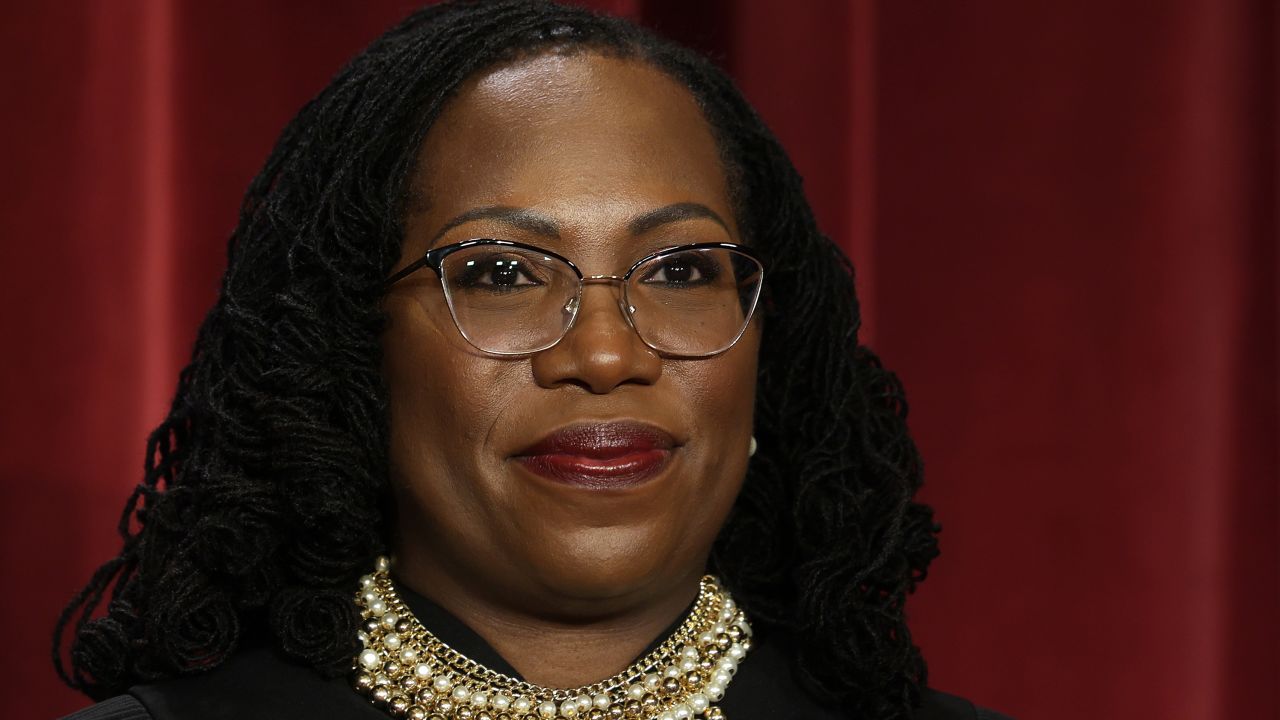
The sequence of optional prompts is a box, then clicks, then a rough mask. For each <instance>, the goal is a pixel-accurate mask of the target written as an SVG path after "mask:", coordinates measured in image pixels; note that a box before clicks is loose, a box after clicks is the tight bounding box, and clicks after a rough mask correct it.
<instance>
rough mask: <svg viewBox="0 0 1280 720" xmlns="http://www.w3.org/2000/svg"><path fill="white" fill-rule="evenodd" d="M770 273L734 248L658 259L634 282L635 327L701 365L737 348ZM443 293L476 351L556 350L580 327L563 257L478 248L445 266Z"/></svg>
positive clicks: (574, 280) (641, 268) (630, 286)
mask: <svg viewBox="0 0 1280 720" xmlns="http://www.w3.org/2000/svg"><path fill="white" fill-rule="evenodd" d="M761 275H762V268H761V267H760V263H759V262H757V261H756V260H755V259H754V258H752V257H750V256H749V255H746V254H744V253H741V252H737V251H735V250H731V249H727V248H699V249H687V250H676V251H673V252H670V253H664V254H662V255H658V256H656V257H654V258H650V259H649V260H647V261H645V262H644V263H642V264H641V265H638V266H636V268H635V269H634V270H632V272H631V274H630V275H629V276H628V279H627V287H626V291H625V292H626V303H625V304H626V305H627V306H628V312H629V315H630V320H631V323H632V324H633V325H634V326H635V329H636V331H637V332H638V333H639V334H640V337H641V338H642V339H643V340H644V342H645V343H646V344H648V345H649V346H650V347H652V348H653V349H655V350H657V351H659V352H662V353H668V354H672V355H683V356H697V355H711V354H715V353H718V352H721V351H723V350H725V349H727V348H728V347H729V346H731V345H733V343H734V342H736V341H737V339H738V337H739V336H741V335H742V332H743V330H744V329H745V328H746V325H747V322H748V321H749V320H750V317H751V312H752V310H753V309H754V307H755V303H756V299H757V298H758V296H759V294H760V280H761ZM441 277H442V278H443V279H444V286H445V294H446V297H447V298H448V301H449V309H450V311H451V312H452V313H453V317H454V320H455V322H457V324H458V329H459V330H460V331H461V332H462V334H463V336H464V337H466V338H467V340H468V341H469V342H471V343H472V344H473V345H475V346H476V347H477V348H479V349H481V350H484V351H486V352H492V353H499V354H523V353H530V352H537V351H539V350H543V349H546V348H548V347H551V346H552V345H554V344H555V343H556V342H558V341H559V340H560V338H562V337H563V336H564V334H565V333H566V332H567V330H568V328H569V327H570V325H571V324H572V323H573V320H574V317H575V315H576V313H577V309H578V300H579V293H580V292H581V286H580V285H579V281H578V275H577V273H576V272H574V270H573V268H572V267H570V266H569V265H568V264H567V263H565V262H563V261H562V260H559V259H558V258H554V257H550V256H547V255H545V254H542V253H539V252H537V251H533V250H527V249H524V248H513V247H509V246H498V245H477V246H474V247H469V248H463V249H461V250H458V251H457V252H454V253H452V254H450V255H449V256H448V257H446V258H445V260H444V262H443V264H442V266H441Z"/></svg>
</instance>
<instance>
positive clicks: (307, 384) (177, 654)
mask: <svg viewBox="0 0 1280 720" xmlns="http://www.w3.org/2000/svg"><path fill="white" fill-rule="evenodd" d="M584 51H589V52H602V53H607V54H612V55H615V56H619V57H624V58H633V59H637V60H639V61H642V62H646V63H648V64H650V65H652V66H653V67H655V68H658V69H659V70H661V71H663V72H665V73H667V74H668V75H669V76H671V77H673V78H674V79H676V80H677V81H679V82H680V83H682V84H683V85H684V86H685V87H687V88H688V90H689V91H690V92H691V94H692V95H693V96H694V98H695V99H696V100H697V102H698V104H699V105H700V107H701V108H702V110H703V112H704V114H705V116H706V118H707V120H708V122H709V124H710V125H711V127H712V129H713V131H714V133H715V136H716V138H717V141H718V142H719V144H720V148H721V154H722V157H723V159H724V163H725V169H726V173H727V175H728V178H729V182H730V185H731V190H732V193H733V201H734V206H735V210H736V212H737V213H738V215H739V218H738V220H739V226H740V228H742V231H743V235H744V238H745V239H746V241H747V242H748V243H750V244H751V245H753V246H754V247H755V248H756V249H757V250H759V251H760V252H761V254H762V255H763V256H764V258H765V259H766V262H767V268H768V269H767V271H766V277H767V280H766V283H767V296H766V298H765V300H764V301H763V302H764V305H763V310H762V312H763V313H764V323H763V336H762V345H761V351H760V352H761V354H760V363H759V379H758V389H757V405H756V417H755V434H756V436H757V438H758V439H759V447H760V450H759V452H758V453H757V454H756V456H755V457H754V458H753V460H752V462H751V464H750V468H749V470H748V473H747V477H746V480H745V483H744V485H743V489H742V492H741V494H740V496H739V498H738V500H737V503H736V504H735V506H734V508H733V510H732V511H731V513H730V516H729V519H728V520H727V522H726V525H725V527H724V529H723V530H722V532H721V534H720V536H719V537H718V538H717V541H716V544H715V547H714V549H713V552H712V556H711V568H710V570H711V571H713V572H715V573H717V574H719V575H720V576H721V578H722V579H723V580H724V582H725V584H726V585H727V586H728V587H729V588H730V589H731V590H732V592H733V593H734V595H735V597H737V598H738V599H739V601H740V602H741V604H742V605H743V606H744V607H745V608H746V609H747V610H748V612H749V614H750V616H751V617H752V619H753V623H754V624H755V626H756V627H757V628H758V629H759V632H760V633H762V634H773V635H774V636H775V637H777V638H779V641H780V642H781V641H785V644H786V647H787V648H788V652H789V653H790V654H791V657H792V661H793V662H792V666H793V668H794V671H795V673H796V675H797V678H798V679H799V680H800V682H801V683H802V686H803V687H805V688H806V689H807V691H808V692H810V693H812V694H813V696H814V697H815V698H816V699H818V700H819V701H822V702H829V703H833V704H838V705H839V706H840V707H841V708H843V711H844V712H846V713H847V714H848V716H849V717H858V718H906V717H909V715H910V712H911V709H912V708H913V707H915V706H917V705H919V703H920V699H921V692H920V689H921V687H923V686H924V684H925V682H926V669H925V664H924V661H923V659H922V658H921V654H920V652H919V650H918V648H917V647H916V646H915V645H914V644H913V643H912V640H911V635H910V632H909V631H908V629H907V625H906V621H905V615H904V603H905V601H906V596H907V594H908V593H909V592H911V591H912V590H914V588H915V586H916V584H917V583H918V582H919V581H920V580H922V579H923V578H924V576H925V573H926V569H927V567H928V565H929V563H930V561H931V560H932V559H933V558H934V557H935V556H936V555H937V553H938V549H937V537H936V536H937V532H938V530H939V527H938V526H937V525H936V524H935V523H934V522H933V519H932V511H931V510H930V509H929V508H928V507H927V506H925V505H922V504H920V503H917V502H914V501H913V497H914V495H915V493H916V491H917V490H918V488H919V487H920V484H921V478H922V467H921V461H920V458H919V455H918V453H917V451H916V448H915V446H914V444H913V443H912V441H911V439H910V436H909V435H908V432H907V426H906V415H907V406H906V402H905V399H904V396H903V391H902V387H901V385H900V383H899V382H898V380H897V378H896V377H895V376H894V375H893V374H892V373H890V372H888V371H887V370H885V369H884V368H883V367H882V366H881V364H880V362H879V360H878V359H877V358H876V356H875V355H874V354H872V353H871V352H870V351H869V350H867V349H866V348H865V347H860V346H859V345H858V342H857V333H858V328H859V322H860V321H859V312H858V304H857V300H856V298H855V295H854V289H853V269H852V267H851V266H850V264H849V262H848V260H847V259H846V258H845V256H844V255H843V254H842V253H841V252H840V251H839V250H838V249H837V247H836V246H835V245H834V244H833V243H832V242H831V241H830V240H829V239H828V238H827V237H825V236H823V235H822V234H821V233H820V232H819V230H818V228H817V226H816V223H815V221H814V218H813V214H812V211H811V210H810V208H809V205H808V202H807V201H806V199H805V196H804V193H803V190H802V188H801V181H800V178H799V176H798V175H797V173H796V171H795V169H794V168H793V167H792V165H791V163H790V161H789V160H788V158H787V156H786V154H785V153H784V151H783V150H782V148H781V146H780V145H779V143H778V142H777V140H776V139H775V138H774V137H773V135H772V134H771V133H770V132H769V131H768V129H767V128H766V127H765V126H764V124H763V123H762V122H761V121H760V119H759V117H758V116H757V115H756V113H755V112H754V111H753V110H752V109H751V107H750V106H749V105H748V104H747V103H746V101H745V100H744V99H743V97H742V96H741V94H740V93H739V91H738V90H737V89H736V88H735V87H734V85H733V83H732V82H731V81H730V80H729V79H728V78H727V77H726V76H725V75H724V73H722V72H721V71H720V70H718V69H717V68H716V67H715V66H714V65H713V64H711V63H710V62H709V61H708V60H706V59H704V58H702V57H701V56H698V55H696V54H694V53H692V52H690V51H688V50H686V49H683V48H681V47H679V46H676V45H674V44H672V43H670V42H668V41H666V40H663V39H660V38H658V37H656V36H654V35H652V34H650V33H648V32H646V31H644V30H641V29H640V28H638V27H636V26H634V25H632V24H631V23H629V22H627V21H624V20H621V19H618V18H610V17H604V16H599V15H595V14H592V13H590V12H588V11H586V10H582V9H577V8H569V7H562V6H559V5H554V4H550V3H547V2H542V1H519V2H511V1H506V0H503V1H498V2H457V3H446V4H441V5H436V6H432V7H428V8H426V9H423V10H421V11H419V12H417V13H415V14H413V15H411V16H410V17H409V18H407V19H406V20H404V21H403V22H402V23H400V24H399V25H397V26H396V27H394V28H392V29H391V30H390V31H388V32H387V33H386V34H385V35H383V36H382V37H381V38H379V39H378V40H376V41H375V42H374V43H373V44H372V45H370V46H369V48H368V49H366V50H365V51H364V52H363V53H361V54H360V55H359V56H357V57H356V58H355V59H353V60H352V61H351V62H350V63H349V64H348V65H347V66H346V67H345V68H344V69H343V70H341V71H340V72H339V74H338V75H337V76H336V77H335V78H334V79H333V81H332V82H331V83H330V84H329V86H328V87H327V88H326V89H325V90H324V91H322V92H321V93H320V95H319V96H317V97H316V98H315V99H314V100H312V101H311V102H310V103H308V104H307V105H306V106H305V107H303V109H302V110H301V111H300V112H299V114H298V115H297V117H296V118H294V120H293V121H292V122H290V123H289V125H288V126H287V127H286V128H285V130H284V132H283V134H282V135H281V137H280V139H279V141H278V143H277V144H276V146H275V148H274V150H273V151H272V153H271V155H270V157H269V158H268V159H267V162H266V164H265V166H264V167H263V169H262V171H261V173H260V174H259V175H258V176H257V177H256V178H255V179H254V181H253V182H252V184H251V185H250V187H249V189H248V192H247V194H246V197H245V200H244V203H243V206H242V209H241V214H240V219H239V223H238V225H237V227H236V229H235V231H234V233H233V234H232V237H231V240H230V243H229V251H228V256H229V257H228V267H227V271H226V274H225V275H224V277H223V281H222V286H221V291H220V294H219V297H218V300H217V302H216V303H215V305H214V307H213V308H212V309H211V310H210V312H209V314H208V315H207V317H206V318H205V320H204V322H203V324H202V325H201V327H200V331H199V335H198V338H197V340H196V344H195V349H194V352H193V356H192V359H191V362H190V363H189V364H188V365H187V366H186V368H184V369H183V371H182V372H181V374H180V376H179V379H178V387H177V392H176V396H175V398H174V400H173V404H172V407H171V409H170V412H169V415H168V416H167V417H166V418H165V420H164V421H163V422H162V423H161V424H160V426H159V427H158V428H156V430H155V431H154V432H153V433H152V434H151V435H150V437H149V438H148V441H147V454H146V463H145V475H144V479H143V481H142V482H141V483H140V484H139V485H138V486H137V488H136V489H135V490H134V492H133V493H132V495H130V497H129V499H128V501H127V502H126V504H125V508H124V512H123V514H122V516H121V520H120V528H119V529H120V534H121V536H122V538H123V546H122V548H121V551H120V553H119V555H117V556H116V557H115V558H113V559H111V560H110V561H108V562H107V563H105V564H104V565H103V566H102V567H101V568H100V569H99V570H98V571H97V572H96V573H95V574H94V575H93V577H92V578H91V579H90V581H89V583H88V585H87V586H86V587H85V588H84V589H82V590H81V591H80V592H79V593H78V594H77V595H76V596H75V597H74V599H73V600H72V601H71V603H70V604H69V605H68V606H67V608H66V609H65V610H64V611H63V613H62V615H61V616H60V618H59V620H58V624H57V629H56V631H55V636H54V648H53V652H54V663H55V665H56V667H57V670H58V673H59V674H60V675H61V677H62V678H63V680H64V681H66V682H67V683H68V684H69V685H71V686H72V687H75V688H78V689H80V690H82V691H83V692H85V693H87V694H88V695H90V696H91V697H94V698H102V697H105V696H109V695H111V694H115V693H118V692H121V691H122V690H124V689H125V688H127V687H128V686H130V685H132V684H135V683H140V682H147V681H152V680H156V679H161V678H167V677H173V676H176V675H181V674H187V673H194V672H201V671H206V670H209V669H211V668H213V667H215V666H217V665H218V664H220V663H221V662H222V661H223V660H224V659H226V658H227V657H228V656H229V655H230V654H231V653H232V652H233V651H235V650H236V649H237V648H239V647H244V646H246V645H249V644H253V643H262V644H270V645H273V646H275V647H277V648H278V649H280V650H281V651H282V652H284V653H285V654H287V655H288V656H290V657H292V658H295V659H296V660H298V661H300V662H302V663H306V664H308V665H311V666H313V667H315V668H316V669H317V670H319V671H320V672H322V673H325V674H327V675H333V674H340V673H343V672H345V671H347V670H349V668H350V663H351V658H352V656H353V655H354V654H355V652H356V651H357V640H356V631H357V629H358V624H359V616H358V614H357V613H356V610H355V606H354V604H353V603H352V597H353V592H354V587H355V584H354V583H355V580H356V578H357V577H358V576H359V575H361V574H362V573H364V572H367V571H368V569H369V568H370V567H371V564H372V561H373V558H374V557H375V556H376V555H378V554H379V553H380V552H382V551H383V550H384V548H385V547H386V546H387V540H388V538H387V537H386V535H387V525H388V522H387V517H388V514H387V513H388V500H387V497H388V492H387V473H388V460H387V452H388V438H389V428H388V421H387V405H388V403H387V397H386V395H387V392H386V388H385V386H384V383H383V380H382V377H381V373H380V361H381V357H380V345H379V336H380V333H381V331H382V329H383V328H384V322H385V318H384V316H383V313H382V310H381V309H380V300H381V293H382V287H383V280H384V278H386V277H387V275H388V274H389V272H390V270H391V269H392V267H393V265H394V264H395V262H396V261H397V259H398V258H399V256H400V244H401V238H402V229H401V221H402V216H403V213H404V209H405V203H406V201H407V194H408V188H409V183H410V180H411V178H412V176H413V172H414V168H415V166H416V163H417V157H416V156H417V153H418V148H419V147H420V146H421V141H422V138H423V136H424V134H425V133H426V132H427V130H428V129H429V128H430V126H431V124H432V122H433V121H434V119H435V118H436V117H437V116H438V114H439V113H440V111H441V108H442V107H443V105H444V104H445V103H446V102H447V101H448V99H449V98H450V96H451V95H452V94H453V93H454V92H455V91H456V89H457V88H458V87H459V85H460V84H461V83H462V82H463V81H464V80H466V79H467V78H468V77H470V76H472V75H474V74H475V73H477V72H479V71H481V70H483V69H486V68H490V67H494V66H496V65H500V64H503V63H506V62H511V61H512V60H514V59H517V58H519V57H523V56H529V55H533V54H538V53H544V52H563V53H573V52H584ZM104 603H105V613H104V612H103V607H102V606H103V605H104ZM67 629H71V630H72V631H73V636H72V642H71V644H70V663H69V666H68V665H65V664H64V662H63V649H64V645H65V641H64V635H65V631H66V630H67Z"/></svg>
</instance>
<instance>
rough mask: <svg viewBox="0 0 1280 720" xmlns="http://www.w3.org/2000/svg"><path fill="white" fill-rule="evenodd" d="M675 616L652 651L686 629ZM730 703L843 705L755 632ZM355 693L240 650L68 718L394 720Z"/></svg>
mask: <svg viewBox="0 0 1280 720" xmlns="http://www.w3.org/2000/svg"><path fill="white" fill-rule="evenodd" d="M397 590H398V591H399V593H400V597H401V599H402V600H404V603H405V605H407V606H408V607H409V609H410V610H411V611H413V614H414V615H415V616H417V618H418V620H419V621H421V622H422V624H423V625H424V626H425V627H427V628H428V629H429V630H431V632H432V633H434V634H435V635H436V636H437V637H439V638H440V639H441V640H443V641H444V642H445V643H447V644H448V645H450V646H451V647H453V648H454V649H456V650H458V651H459V652H461V653H463V654H464V655H467V656H468V657H470V658H472V659H473V660H475V661H477V662H479V663H481V664H482V665H485V666H487V667H489V668H491V669H493V670H496V671H497V672H500V673H503V674H506V675H511V676H513V677H520V674H519V673H517V672H516V671H515V669H514V668H512V667H511V665H510V664H509V663H508V662H507V661H506V660H504V659H503V658H502V656H500V655H498V653H497V652H496V651H495V650H494V649H493V648H492V647H490V646H489V644H488V643H487V642H485V641H484V639H483V638H481V637H480V636H479V635H478V634H476V633H475V632H474V631H473V630H472V629H471V628H469V627H467V626H466V625H465V624H463V623H462V621H460V620H458V619H457V618H455V617H454V616H453V615H451V614H450V613H449V612H447V611H446V610H445V609H444V608H442V607H440V606H439V605H436V604H435V603H433V602H432V601H430V600H428V599H427V598H425V597H422V596H421V595H418V594H417V593H414V592H412V591H410V590H409V589H407V588H405V587H404V586H402V585H397ZM682 620H683V618H680V619H678V620H676V622H675V623H673V624H672V626H671V627H670V628H668V629H667V631H665V632H664V633H662V634H661V635H660V636H659V637H658V639H656V640H655V641H654V642H653V644H652V645H651V646H650V647H649V648H648V649H646V650H645V651H644V652H643V653H641V654H640V657H643V656H644V655H646V654H648V653H649V652H650V651H651V650H652V649H653V648H655V647H657V646H658V644H659V643H660V642H661V641H662V640H663V639H665V638H666V637H667V636H669V635H670V634H672V633H674V632H675V631H676V629H677V628H678V627H679V624H680V622H681V621H682ZM757 639H758V642H757V644H756V645H755V647H753V648H752V649H751V652H750V653H749V654H748V655H747V657H746V659H744V660H743V662H742V665H741V666H740V667H739V669H738V672H737V674H736V675H735V676H734V678H733V682H731V683H730V684H729V687H728V690H727V691H726V692H725V696H724V699H723V700H721V701H720V702H719V703H717V705H718V706H719V707H720V709H721V710H723V711H724V715H725V718H726V720H775V719H779V718H787V719H788V720H790V719H792V718H795V719H803V720H840V718H841V717H842V716H841V715H839V714H838V713H837V712H836V711H835V710H832V709H830V708H825V707H822V706H820V705H818V704H816V703H815V702H814V701H813V700H812V699H810V697H809V695H808V694H807V693H805V692H803V691H802V690H801V689H800V686H799V685H798V684H797V683H796V682H795V680H794V679H793V678H792V677H791V674H790V672H788V665H787V659H786V658H787V655H786V653H785V651H784V649H783V647H782V645H781V644H780V642H779V641H777V640H776V639H775V640H770V639H769V638H757ZM390 717H391V716H390V715H388V714H386V713H385V712H383V711H382V710H379V709H378V708H376V707H374V706H373V705H372V704H371V703H370V702H369V701H368V700H367V699H366V698H365V696H363V695H361V694H359V693H357V692H356V691H355V690H353V689H352V688H351V686H350V684H349V682H348V680H347V679H346V678H324V677H321V676H320V675H319V674H317V673H316V672H315V671H314V670H312V669H310V668H308V667H305V666H302V665H298V664H296V663H293V662H291V661H289V660H288V659H286V658H284V657H282V656H280V655H279V654H278V653H276V652H275V651H273V650H270V649H266V648H257V649H251V650H245V651H241V652H238V653H236V654H235V655H233V656H232V657H231V658H230V659H228V660H227V661H226V662H224V663H223V664H222V665H220V666H218V667H217V668H215V669H214V670H212V671H209V672H206V673H201V674H198V675H191V676H188V677H182V678H177V679H173V680H166V681H163V682H158V683H153V684H147V685H138V686H135V687H133V688H131V689H130V690H129V692H128V693H127V694H125V695H120V696H117V697H114V698H111V699H109V700H105V701H103V702H100V703H98V704H96V705H92V706H90V707H87V708H85V709H84V710H81V711H79V712H76V713H73V714H71V715H69V716H67V718H66V720H294V719H295V718H296V719H298V720H302V719H304V718H305V719H306V720H318V719H320V718H325V719H328V718H333V719H334V720H389V718H390ZM915 720H1009V719H1008V718H1006V717H1005V716H1004V715H1000V714H998V713H995V712H992V711H990V710H986V709H984V708H979V707H976V706H975V705H973V704H972V703H970V702H969V701H967V700H964V699H962V698H959V697H956V696H954V695H948V694H946V693H941V692H938V691H936V690H932V689H926V690H924V704H923V706H922V707H921V708H920V709H919V710H918V711H917V712H916V714H915Z"/></svg>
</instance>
